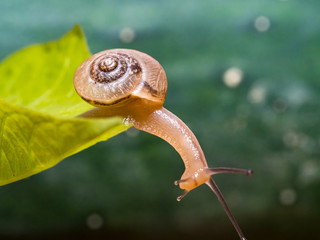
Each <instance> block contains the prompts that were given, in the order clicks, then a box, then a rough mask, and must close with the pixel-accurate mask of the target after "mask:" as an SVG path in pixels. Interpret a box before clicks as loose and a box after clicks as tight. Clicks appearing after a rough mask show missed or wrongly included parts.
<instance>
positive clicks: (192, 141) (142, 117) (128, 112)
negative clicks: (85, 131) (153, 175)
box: [74, 49, 252, 240]
mask: <svg viewBox="0 0 320 240" xmlns="http://www.w3.org/2000/svg"><path fill="white" fill-rule="evenodd" d="M74 86H75V89H76V91H77V93H78V94H79V95H80V96H81V97H82V98H83V99H84V100H85V101H87V102H88V103H90V104H92V105H94V106H96V108H94V109H92V110H90V111H88V112H86V113H84V114H82V115H81V116H80V117H86V118H105V117H111V116H121V117H123V119H124V122H125V123H127V124H131V125H132V126H133V127H135V128H137V129H139V130H142V131H145V132H148V133H151V134H153V135H156V136H158V137H160V138H162V139H164V140H165V141H167V142H168V143H169V144H170V145H172V146H173V147H174V148H175V149H176V151H177V152H178V153H179V154H180V156H181V158H182V160H183V162H184V164H185V171H184V173H183V175H182V177H181V179H180V180H177V181H175V184H176V185H179V186H180V188H181V189H184V190H185V191H184V193H183V194H182V195H181V196H179V197H178V198H177V200H178V201H180V200H181V199H182V198H183V197H184V196H185V195H186V194H187V193H188V192H189V191H191V190H192V189H194V188H196V187H198V186H200V185H202V184H204V183H205V184H207V185H208V186H209V187H210V188H211V189H212V191H213V192H214V193H215V194H216V196H217V197H218V200H219V201H220V203H221V204H222V205H223V207H224V209H225V211H226V213H227V215H228V217H229V219H230V220H231V222H232V224H233V225H234V227H235V229H236V231H237V232H238V235H239V237H240V239H242V240H244V239H245V238H244V235H243V234H242V231H241V229H240V227H239V225H238V223H237V221H236V220H235V218H234V217H233V215H232V214H231V211H230V210H229V208H228V206H227V204H226V202H225V200H224V198H223V196H222V194H221V192H220V190H219V188H218V186H217V185H216V184H215V182H214V181H213V179H212V178H211V176H212V175H214V174H218V173H240V174H245V175H248V176H249V175H251V174H252V171H251V170H244V169H234V168H208V165H207V162H206V159H205V156H204V154H203V151H202V149H201V147H200V144H199V142H198V140H197V139H196V137H195V135H194V134H193V133H192V131H191V130H190V129H189V128H188V127H187V126H186V125H185V124H184V123H183V122H182V121H181V120H180V119H179V118H178V117H177V116H175V115H174V114H173V113H171V112H170V111H168V110H166V109H165V108H164V107H163V103H164V100H165V97H166V92H167V78H166V75H165V72H164V70H163V68H162V67H161V65H160V64H159V63H158V62H157V61H156V60H155V59H153V58H152V57H150V56H149V55H147V54H145V53H142V52H139V51H136V50H129V49H112V50H106V51H102V52H100V53H97V54H95V55H93V56H91V57H90V58H88V59H87V60H86V61H84V62H83V63H82V64H81V65H80V66H79V68H78V69H77V71H76V73H75V76H74Z"/></svg>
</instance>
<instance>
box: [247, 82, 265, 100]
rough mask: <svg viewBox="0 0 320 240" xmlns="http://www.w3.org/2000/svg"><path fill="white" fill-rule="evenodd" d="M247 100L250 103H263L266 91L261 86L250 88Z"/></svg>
mask: <svg viewBox="0 0 320 240" xmlns="http://www.w3.org/2000/svg"><path fill="white" fill-rule="evenodd" d="M248 98H249V101H250V102H252V103H257V104H258V103H263V102H264V101H265V99H266V89H265V88H264V87H261V86H256V87H253V88H251V89H250V91H249V94H248Z"/></svg>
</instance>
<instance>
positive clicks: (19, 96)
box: [0, 26, 129, 185]
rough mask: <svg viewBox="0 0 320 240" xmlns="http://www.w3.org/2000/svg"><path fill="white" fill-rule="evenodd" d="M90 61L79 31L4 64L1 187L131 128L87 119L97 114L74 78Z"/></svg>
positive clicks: (0, 67)
mask: <svg viewBox="0 0 320 240" xmlns="http://www.w3.org/2000/svg"><path fill="white" fill-rule="evenodd" d="M89 56H90V53H89V51H88V48H87V45H86V42H85V38H84V37H83V34H82V32H81V29H80V28H79V27H78V26H76V27H75V28H74V29H73V30H72V31H70V32H69V33H68V34H66V35H65V36H64V37H62V38H61V39H60V40H58V41H53V42H49V43H45V44H39V45H34V46H30V47H27V48H25V49H22V50H21V51H18V52H17V53H15V54H13V55H11V56H9V57H8V58H7V59H5V60H4V61H3V62H2V63H1V64H0V185H4V184H7V183H10V182H13V181H17V180H20V179H23V178H25V177H28V176H31V175H33V174H36V173H38V172H41V171H43V170H45V169H48V168H50V167H52V166H54V165H55V164H57V163H58V162H59V161H61V160H62V159H64V158H66V157H68V156H70V155H72V154H75V153H77V152H79V151H81V150H83V149H85V148H87V147H89V146H91V145H93V144H95V143H96V142H98V141H103V140H106V139H108V138H110V137H112V136H114V135H116V134H118V133H120V132H122V131H124V130H126V129H127V128H128V127H129V126H127V125H124V124H123V121H122V119H121V118H109V119H81V118H77V116H78V115H79V114H81V113H83V112H85V111H88V110H90V109H91V108H93V107H92V106H90V105H89V104H87V103H85V102H84V101H83V100H82V99H81V98H80V97H79V96H78V95H77V93H76V92H75V90H74V87H73V75H74V72H75V70H76V68H77V67H78V66H79V65H80V63H81V62H83V61H84V60H85V59H86V58H88V57H89Z"/></svg>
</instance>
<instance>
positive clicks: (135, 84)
mask: <svg viewBox="0 0 320 240" xmlns="http://www.w3.org/2000/svg"><path fill="white" fill-rule="evenodd" d="M73 82H74V87H75V89H76V91H77V93H78V94H79V95H80V96H81V97H82V98H83V99H84V100H86V101H87V102H88V103H90V104H92V105H94V106H97V107H102V106H110V105H115V104H118V103H121V102H123V101H124V100H127V99H129V98H131V97H138V98H142V99H146V100H149V101H152V102H155V103H156V104H161V105H162V104H163V102H164V100H165V97H166V93H167V78H166V75H165V72H164V70H163V68H162V67H161V65H160V64H159V62H158V61H156V60H155V59H154V58H152V57H150V56H149V55H147V54H145V53H142V52H139V51H136V50H131V49H111V50H106V51H102V52H99V53H96V54H94V55H92V56H91V57H90V58H88V59H87V60H86V61H84V62H83V63H82V64H81V65H80V66H79V68H78V69H77V70H76V72H75V75H74V80H73Z"/></svg>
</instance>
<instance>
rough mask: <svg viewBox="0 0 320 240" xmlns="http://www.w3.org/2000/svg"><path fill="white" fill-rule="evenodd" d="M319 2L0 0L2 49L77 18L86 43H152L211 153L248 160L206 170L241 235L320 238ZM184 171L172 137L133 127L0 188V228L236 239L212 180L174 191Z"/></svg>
mask: <svg viewBox="0 0 320 240" xmlns="http://www.w3.org/2000/svg"><path fill="white" fill-rule="evenodd" d="M319 11H320V2H319V1H318V0H308V1H298V0H296V1H295V0H287V1H286V0H282V1H281V0H259V1H257V0H244V1H236V0H229V1H224V0H201V1H197V0H193V1H192V0H184V1H178V0H163V1H160V0H159V1H156V0H123V1H117V0H110V1H103V0H93V1H85V0H81V1H72V0H64V1H56V0H47V1H37V0H28V1H22V0H19V1H18V0H17V1H11V0H1V1H0V34H1V35H0V36H1V37H0V59H4V58H5V57H6V56H7V55H9V54H10V53H12V52H14V51H16V50H18V49H20V48H21V47H25V46H27V45H29V44H34V43H41V42H44V41H49V40H53V39H58V38H60V37H61V36H62V35H63V34H65V33H66V32H67V31H69V30H70V29H71V28H72V27H73V25H74V24H77V23H78V24H80V25H81V27H82V28H83V30H84V32H85V34H86V36H87V38H88V45H89V47H90V49H91V51H92V53H95V52H98V51H101V50H104V49H110V48H133V49H137V50H140V51H143V52H146V53H148V54H149V55H151V56H153V57H154V58H156V59H157V60H158V61H159V62H160V63H161V64H162V66H163V67H164V69H165V71H166V74H167V77H168V94H167V99H166V103H165V107H166V108H167V109H169V110H170V111H172V112H174V113H175V114H176V115H177V116H179V117H180V118H181V119H182V120H183V121H185V122H186V124H187V125H188V126H189V127H190V128H191V129H192V130H193V131H194V133H195V135H196V136H197V137H198V140H199V142H200V144H201V146H202V148H203V150H204V152H205V155H206V157H207V161H208V165H209V166H211V167H218V166H226V167H239V168H252V169H253V170H254V173H255V174H254V176H253V177H252V178H247V177H244V176H238V175H220V176H215V177H214V179H215V180H216V182H217V184H218V185H219V186H220V188H221V191H222V192H223V193H224V196H225V198H226V200H227V202H228V203H229V206H230V208H231V210H232V211H233V213H234V215H235V216H236V218H237V219H238V221H239V224H240V226H241V227H242V230H243V232H244V233H245V235H246V236H247V238H248V239H320V233H319V230H318V226H319V214H320V204H319V202H320V175H319V170H320V164H319V160H320V159H319V158H320V127H319V126H320V124H319V120H320V96H319V93H320V15H319ZM17 66H18V64H17ZM26 81H27V79H26ZM70 81H72V79H70ZM3 84H6V83H5V79H1V82H0V87H1V85H3ZM183 170H184V166H183V163H182V161H181V159H180V156H179V155H178V154H177V153H176V152H175V151H174V149H173V148H172V147H171V146H170V145H169V144H167V143H166V142H164V141H162V140H161V139H158V138H156V137H154V136H152V135H149V134H146V133H143V132H138V131H136V130H135V129H130V130H129V131H127V132H126V133H122V134H120V135H118V136H116V137H114V138H112V139H110V140H109V141H108V142H102V143H99V144H97V145H95V146H93V147H91V148H89V149H87V150H85V151H83V152H81V153H78V154H76V155H74V156H72V157H69V158H68V159H66V160H64V161H62V162H61V163H60V164H58V165H57V166H55V167H54V168H52V169H49V170H47V171H45V172H43V173H41V174H38V175H35V176H32V177H30V178H28V179H26V180H22V181H19V182H16V183H12V184H9V185H6V186H2V187H1V188H0V239H44V238H46V239H194V238H196V239H237V238H238V236H237V234H236V232H235V231H234V229H233V227H232V225H231V223H230V222H229V220H228V219H227V216H226V215H225V213H224V211H223V209H222V207H221V206H220V204H219V203H218V201H217V199H216V197H215V196H214V194H213V193H212V192H210V190H209V188H208V187H206V186H201V187H200V188H198V189H195V190H193V191H192V192H191V193H190V194H189V195H188V196H187V197H186V198H185V199H183V201H181V202H179V203H178V202H176V200H175V199H176V197H177V196H178V195H179V194H180V193H181V190H180V189H178V187H176V186H174V185H173V181H174V180H177V179H179V178H180V176H181V174H182V173H183Z"/></svg>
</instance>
